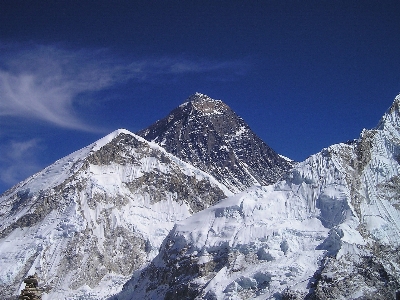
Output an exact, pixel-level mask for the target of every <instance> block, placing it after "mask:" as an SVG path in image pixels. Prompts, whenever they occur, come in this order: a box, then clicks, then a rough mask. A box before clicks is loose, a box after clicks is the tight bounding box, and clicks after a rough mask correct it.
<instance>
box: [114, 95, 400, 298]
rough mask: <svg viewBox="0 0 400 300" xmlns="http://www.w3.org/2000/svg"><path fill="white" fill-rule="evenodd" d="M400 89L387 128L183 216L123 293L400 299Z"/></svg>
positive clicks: (380, 127) (381, 125)
mask: <svg viewBox="0 0 400 300" xmlns="http://www.w3.org/2000/svg"><path fill="white" fill-rule="evenodd" d="M399 120H400V95H399V96H397V97H396V99H395V101H394V102H393V105H392V106H391V107H390V108H389V110H388V111H387V112H386V113H385V115H384V116H383V118H382V119H381V121H380V122H379V125H378V126H377V127H376V128H375V129H372V130H364V131H363V132H362V133H361V135H360V137H359V139H357V140H355V141H353V142H350V143H342V144H337V145H332V146H330V147H328V148H326V149H323V150H322V151H321V152H320V153H317V154H315V155H312V156H310V157H309V158H308V159H306V160H305V161H303V162H300V163H299V164H297V165H296V166H295V167H294V168H293V169H292V170H291V171H290V172H289V173H288V174H287V175H286V176H285V178H283V179H282V180H281V181H279V182H277V183H275V184H273V185H270V186H263V187H257V186H255V187H252V188H249V189H247V190H246V191H244V192H241V193H238V194H236V195H234V196H232V197H228V198H227V199H224V200H222V201H220V202H219V203H217V204H216V205H214V206H212V207H209V208H207V209H205V210H203V211H201V212H199V213H197V214H195V215H193V216H191V217H189V218H187V219H185V220H182V221H180V222H177V224H176V225H175V227H174V228H173V230H171V232H170V233H169V234H168V236H167V237H166V239H165V240H164V242H163V244H162V247H161V249H160V253H159V254H158V256H157V257H155V258H154V260H153V261H152V262H151V263H150V264H149V265H148V266H147V267H146V268H144V269H143V270H142V271H141V272H139V273H137V274H135V275H134V276H133V277H132V278H131V280H130V281H129V282H128V283H127V284H126V285H125V286H124V289H123V291H122V292H121V293H120V294H119V295H117V296H115V298H113V299H118V300H128V299H129V300H130V299H207V300H211V299H260V300H261V299H332V300H333V299H399V296H400V251H399V250H400V180H399V178H400V177H399V174H400V159H399V157H400V122H399Z"/></svg>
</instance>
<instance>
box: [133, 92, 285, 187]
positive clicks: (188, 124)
mask: <svg viewBox="0 0 400 300" xmlns="http://www.w3.org/2000/svg"><path fill="white" fill-rule="evenodd" d="M137 134H138V135H140V136H142V137H144V138H145V139H147V140H149V141H153V142H156V143H158V144H159V145H161V146H162V147H163V148H164V149H166V150H167V151H168V152H170V153H172V154H174V155H176V156H177V157H179V158H181V159H182V160H184V161H186V162H188V163H190V164H192V165H194V166H195V167H197V168H199V169H201V170H203V171H205V172H207V173H208V174H210V175H212V176H214V177H215V178H216V179H217V180H218V181H219V182H221V183H223V184H224V185H225V186H227V187H228V188H229V189H230V190H231V191H232V192H239V191H243V190H245V189H246V188H248V187H250V186H253V185H255V184H257V185H268V184H271V183H275V182H276V181H277V180H278V179H279V178H280V177H281V176H282V175H283V174H284V173H285V172H286V171H287V170H288V169H290V168H291V167H292V162H291V161H290V160H288V159H285V158H284V157H282V156H280V155H278V154H277V153H276V152H275V151H274V150H272V149H271V148H270V147H269V146H268V145H266V144H265V143H264V142H263V141H262V140H261V139H260V138H259V137H258V136H257V135H256V134H255V133H254V132H253V131H252V130H251V129H250V127H249V126H248V125H247V124H246V123H245V122H244V121H243V119H242V118H240V117H239V116H237V115H236V114H235V112H233V111H232V110H231V109H230V108H229V106H228V105H226V104H225V103H224V102H222V101H221V100H214V99H211V98H210V97H208V96H206V95H204V94H201V93H195V94H193V95H192V96H190V97H189V98H188V99H187V100H186V102H184V103H183V104H181V105H180V106H179V107H177V108H176V109H174V110H173V111H172V112H170V113H169V115H168V116H167V117H165V118H164V119H162V120H159V121H157V122H156V123H154V124H153V125H151V126H149V127H148V128H146V129H144V130H141V131H139V132H138V133H137Z"/></svg>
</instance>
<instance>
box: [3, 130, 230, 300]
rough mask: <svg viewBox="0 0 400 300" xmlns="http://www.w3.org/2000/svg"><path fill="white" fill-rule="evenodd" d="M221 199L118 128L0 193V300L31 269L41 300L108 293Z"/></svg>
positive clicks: (178, 164) (189, 170) (206, 183)
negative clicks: (179, 227)
mask: <svg viewBox="0 0 400 300" xmlns="http://www.w3.org/2000/svg"><path fill="white" fill-rule="evenodd" d="M228 195H231V192H230V191H229V190H228V189H227V188H226V187H225V186H224V185H222V184H220V183H219V182H218V181H217V180H215V179H214V178H213V177H211V176H210V175H208V174H206V173H204V172H203V171H201V170H199V169H197V168H195V167H193V166H191V165H189V164H187V163H185V162H183V161H181V160H180V159H178V158H176V157H175V156H173V155H171V154H169V153H167V152H166V151H165V150H164V149H163V148H161V147H160V146H159V145H157V144H155V143H151V142H148V141H147V140H145V139H143V138H141V137H139V136H136V135H134V134H133V133H130V132H129V131H127V130H117V131H115V132H113V133H111V134H109V135H108V136H106V137H104V138H103V139H101V140H99V141H97V142H95V143H93V144H91V145H89V146H88V147H86V148H84V149H81V150H79V151H77V152H75V153H72V154H71V155H69V156H67V157H64V158H62V159H60V160H58V161H57V162H55V163H54V164H52V165H51V166H49V167H47V168H46V169H44V170H43V171H41V172H39V173H37V174H35V175H33V176H32V177H30V178H28V179H27V180H25V181H23V182H21V183H19V184H18V185H16V186H15V187H13V188H12V189H10V190H9V191H7V192H6V193H4V194H3V195H1V196H0V298H1V299H15V297H16V296H15V295H16V294H18V293H19V290H20V289H21V288H22V287H23V283H22V282H23V278H24V277H26V276H27V275H33V274H34V273H35V272H36V273H37V274H38V276H39V280H40V283H41V284H44V286H43V287H42V288H44V289H45V291H46V293H45V294H44V295H43V299H44V300H46V299H52V300H54V299H103V298H105V297H107V296H109V295H112V294H114V293H116V292H118V291H119V290H120V289H121V288H122V285H123V284H124V282H126V280H128V279H129V278H130V276H131V275H132V273H133V272H134V271H135V270H137V269H139V268H141V267H143V266H144V265H145V264H146V263H148V262H149V261H150V260H151V259H153V258H154V257H155V256H156V255H157V254H158V249H159V247H160V245H161V243H162V241H163V240H164V238H165V237H166V235H167V234H168V232H169V231H170V230H171V229H172V228H173V226H174V224H175V223H176V222H178V221H180V220H183V219H185V218H186V217H188V216H190V215H191V214H192V213H194V212H197V211H200V210H202V209H204V208H207V207H208V206H210V205H212V204H214V203H216V202H218V201H219V200H220V199H222V198H225V197H226V196H228ZM21 285H22V286H21Z"/></svg>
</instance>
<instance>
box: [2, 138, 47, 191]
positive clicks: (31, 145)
mask: <svg viewBox="0 0 400 300" xmlns="http://www.w3.org/2000/svg"><path fill="white" fill-rule="evenodd" d="M40 149H41V146H40V144H39V141H38V140H37V139H31V140H28V141H9V142H8V143H7V144H3V145H0V152H1V153H2V155H1V156H0V183H1V184H4V185H5V186H9V185H13V184H15V183H17V182H19V181H20V180H23V179H24V178H26V177H27V176H29V175H32V174H33V173H35V172H38V171H39V170H40V169H41V166H40V164H39V163H38V161H37V159H36V157H37V153H38V151H39V150H40Z"/></svg>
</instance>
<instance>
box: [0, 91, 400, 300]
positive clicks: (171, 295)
mask: <svg viewBox="0 0 400 300" xmlns="http://www.w3.org/2000/svg"><path fill="white" fill-rule="evenodd" d="M139 134H140V135H142V136H143V137H145V138H143V137H141V136H139V135H136V134H133V133H131V132H129V131H127V130H124V129H120V130H116V131H114V132H112V133H110V134H109V135H107V136H105V137H104V138H102V139H100V140H98V141H97V142H95V143H93V144H91V145H89V146H87V147H85V148H83V149H81V150H78V151H76V152H74V153H72V154H70V155H68V156H66V157H64V158H62V159H60V160H58V161H56V162H55V163H54V164H52V165H50V166H49V167H47V168H45V169H44V170H42V171H41V172H39V173H37V174H34V175H33V176H31V177H29V178H28V179H26V180H24V181H22V182H21V183H19V184H17V185H16V186H14V187H13V188H11V189H10V190H8V191H6V192H5V193H4V194H2V195H1V196H0V298H1V299H6V300H8V299H16V298H18V297H19V296H20V297H25V298H26V297H41V298H42V300H50V299H51V300H54V299H68V300H76V299H82V300H94V299H108V300H110V299H112V300H117V299H118V300H133V299H143V300H157V299H198V300H199V299H205V300H215V299H217V300H218V299H260V300H261V299H262V300H264V299H274V300H276V299H308V300H311V299H323V300H325V299H326V300H328V299H398V298H399V297H400V254H399V253H400V251H399V250H400V95H399V96H397V97H396V98H395V100H394V102H393V104H392V106H391V107H390V108H389V109H388V110H387V111H386V113H385V114H384V115H383V117H382V119H381V120H380V122H379V123H378V125H377V127H376V128H374V129H371V130H363V131H362V132H361V134H360V136H359V138H358V139H355V140H353V141H351V142H346V143H340V144H336V145H332V146H330V147H327V148H325V149H323V150H322V151H320V152H319V153H316V154H314V155H311V156H310V157H308V158H307V159H306V160H305V161H303V162H299V163H296V164H293V163H292V162H291V161H290V160H288V159H285V158H283V157H282V156H280V155H278V154H276V153H275V152H274V151H273V150H272V149H270V148H269V147H268V146H267V145H266V144H265V143H263V142H262V141H261V140H260V139H259V138H258V137H257V136H256V135H255V134H254V133H252V131H251V130H250V129H249V127H248V126H247V125H246V124H245V123H244V121H243V120H242V119H240V118H239V117H238V116H237V115H236V114H235V113H234V112H232V110H231V109H230V108H229V107H228V106H227V105H226V104H224V103H223V102H222V101H220V100H213V99H211V98H209V97H208V96H205V95H203V94H199V93H197V94H194V95H193V96H191V97H189V99H188V100H187V101H186V102H185V103H183V104H182V105H180V106H179V107H178V108H176V109H175V110H173V111H172V112H171V113H170V114H169V115H168V117H167V118H165V119H163V120H160V121H158V122H156V123H155V124H154V125H152V126H150V127H149V128H147V129H145V130H143V131H141V132H139ZM178 156H179V157H178ZM32 276H33V277H32ZM36 276H37V277H36ZM38 278H40V280H38ZM24 279H25V283H24ZM25 284H27V286H25Z"/></svg>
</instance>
